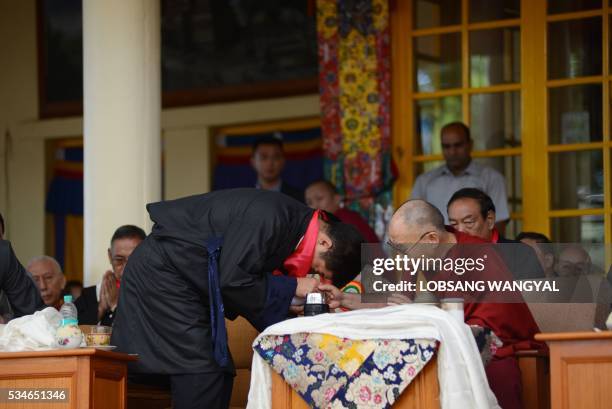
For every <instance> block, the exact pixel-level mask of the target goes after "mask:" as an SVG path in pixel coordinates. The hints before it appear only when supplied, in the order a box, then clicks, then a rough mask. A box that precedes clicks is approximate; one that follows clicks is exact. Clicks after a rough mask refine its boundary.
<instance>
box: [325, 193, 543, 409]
mask: <svg viewBox="0 0 612 409" xmlns="http://www.w3.org/2000/svg"><path fill="white" fill-rule="evenodd" d="M487 243H488V242H487V241H485V240H483V239H480V238H477V237H474V236H470V235H467V234H464V233H461V232H459V231H457V230H455V229H453V228H452V227H450V226H445V225H444V218H443V216H442V214H441V213H440V211H439V210H438V209H436V208H435V207H434V206H432V205H431V204H429V203H427V202H425V201H423V200H409V201H407V202H406V203H404V204H403V205H402V206H401V207H400V208H399V209H398V210H397V211H396V212H395V214H394V215H393V218H392V219H391V222H390V224H389V244H390V245H391V246H392V247H393V248H394V249H396V250H397V251H400V252H402V253H404V254H406V255H409V257H412V258H420V257H427V258H451V257H456V256H458V255H459V256H460V257H461V256H463V255H465V253H470V252H471V253H473V254H472V256H473V255H474V254H481V255H484V254H486V258H487V267H488V268H487V269H486V270H487V271H484V275H483V274H481V276H480V279H483V277H496V278H504V279H511V275H510V273H509V272H508V271H507V269H506V267H505V265H504V263H503V261H502V259H501V258H500V257H499V256H498V255H497V254H496V252H495V250H493V249H491V246H490V245H487ZM457 253H464V254H457ZM424 273H425V274H424V275H425V278H426V279H427V280H430V281H439V280H450V279H451V278H452V277H451V276H455V278H456V275H455V274H454V272H453V271H449V272H446V271H424ZM319 288H320V289H321V290H323V291H325V292H326V293H327V297H328V300H329V302H330V306H331V307H332V308H333V307H337V306H341V307H351V306H353V307H354V306H355V305H356V304H355V298H357V297H356V296H358V295H355V294H345V293H341V292H340V291H339V290H337V289H335V288H333V287H332V286H330V285H320V286H319ZM438 295H440V294H438ZM518 297H519V298H518V299H513V301H514V302H512V303H492V302H469V301H468V302H466V303H465V306H464V314H465V322H466V324H470V325H477V326H480V327H484V328H488V329H490V330H492V331H493V332H494V333H495V335H497V336H498V337H499V338H500V339H501V341H502V342H503V346H502V347H501V348H499V349H498V350H497V351H496V353H495V355H494V357H493V359H492V360H491V361H490V362H489V364H488V365H487V367H486V368H485V370H486V373H487V378H488V380H489V385H490V387H491V390H492V391H493V392H494V393H495V396H496V397H497V400H498V402H499V404H500V406H501V407H502V408H504V409H515V408H522V407H523V403H522V398H521V388H522V386H521V373H520V370H519V367H518V363H517V360H516V358H515V352H516V351H518V350H522V349H534V348H539V347H541V346H542V345H540V344H538V343H537V342H535V341H534V340H533V336H534V335H535V334H536V333H538V332H539V328H538V326H537V324H536V323H535V321H534V319H533V317H532V315H531V312H530V311H529V308H528V307H527V305H526V304H525V303H524V302H520V301H521V300H522V299H521V298H520V296H518ZM399 299H401V298H398V297H395V298H394V300H395V301H397V300H399ZM485 299H486V298H485ZM405 300H406V301H408V300H407V299H405ZM366 306H369V305H366Z"/></svg>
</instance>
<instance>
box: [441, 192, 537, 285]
mask: <svg viewBox="0 0 612 409" xmlns="http://www.w3.org/2000/svg"><path fill="white" fill-rule="evenodd" d="M447 212H448V220H449V222H450V225H451V226H452V227H454V228H455V229H456V230H457V231H460V232H462V233H466V234H470V235H472V236H476V237H480V238H481V239H483V240H485V241H488V242H490V243H495V244H501V246H495V249H496V250H497V251H498V252H499V254H500V255H501V256H502V257H503V259H504V261H505V262H506V265H507V266H508V268H509V269H510V271H511V272H512V275H513V276H514V278H515V279H517V280H521V279H529V278H543V277H544V272H543V271H542V266H541V265H540V262H539V260H538V258H537V255H536V253H535V252H534V250H533V249H532V248H531V247H529V246H528V245H526V244H523V243H521V242H520V241H517V240H511V239H507V238H505V237H503V236H502V235H501V234H499V231H498V230H497V228H496V227H495V217H496V216H495V205H494V204H493V200H492V199H491V197H490V196H489V195H487V194H486V193H485V192H483V191H482V190H480V189H476V188H471V187H469V188H463V189H460V190H457V191H456V192H455V193H454V194H453V195H452V196H451V198H450V200H449V201H448V206H447Z"/></svg>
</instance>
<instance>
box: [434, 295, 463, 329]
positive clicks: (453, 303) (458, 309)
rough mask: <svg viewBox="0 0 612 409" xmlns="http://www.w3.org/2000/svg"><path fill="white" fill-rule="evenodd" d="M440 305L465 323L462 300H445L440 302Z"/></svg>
mask: <svg viewBox="0 0 612 409" xmlns="http://www.w3.org/2000/svg"><path fill="white" fill-rule="evenodd" d="M440 304H441V307H442V309H443V310H444V311H446V312H448V313H449V314H450V315H452V316H453V317H455V318H456V319H458V320H459V322H461V323H463V322H465V315H464V312H463V299H462V298H443V299H441V300H440Z"/></svg>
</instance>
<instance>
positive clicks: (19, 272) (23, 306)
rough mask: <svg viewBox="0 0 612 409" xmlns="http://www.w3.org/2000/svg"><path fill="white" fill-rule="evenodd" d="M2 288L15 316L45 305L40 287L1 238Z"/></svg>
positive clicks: (26, 313)
mask: <svg viewBox="0 0 612 409" xmlns="http://www.w3.org/2000/svg"><path fill="white" fill-rule="evenodd" d="M0 289H1V290H2V291H4V293H5V294H6V297H7V298H8V301H9V303H10V305H11V307H12V310H13V313H14V317H15V318H18V317H21V316H22V315H28V314H33V313H34V312H35V311H36V310H39V309H41V308H43V307H44V306H45V304H44V303H43V300H42V298H40V292H39V291H38V287H36V284H34V281H33V280H32V278H31V277H30V276H29V275H28V273H27V272H26V270H25V269H24V268H23V266H22V265H21V263H19V260H17V257H16V256H15V253H14V252H13V249H12V247H11V243H9V242H8V241H6V240H0Z"/></svg>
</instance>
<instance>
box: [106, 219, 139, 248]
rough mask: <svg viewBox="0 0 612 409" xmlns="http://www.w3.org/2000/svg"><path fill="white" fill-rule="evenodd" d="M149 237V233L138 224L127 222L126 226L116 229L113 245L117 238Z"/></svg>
mask: <svg viewBox="0 0 612 409" xmlns="http://www.w3.org/2000/svg"><path fill="white" fill-rule="evenodd" d="M146 237H147V234H146V233H145V232H144V230H142V229H141V228H140V227H138V226H134V225H132V224H126V225H124V226H121V227H119V228H118V229H117V230H115V233H114V234H113V237H112V238H111V246H112V245H113V243H114V242H115V240H120V239H140V240H144V239H145V238H146Z"/></svg>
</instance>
